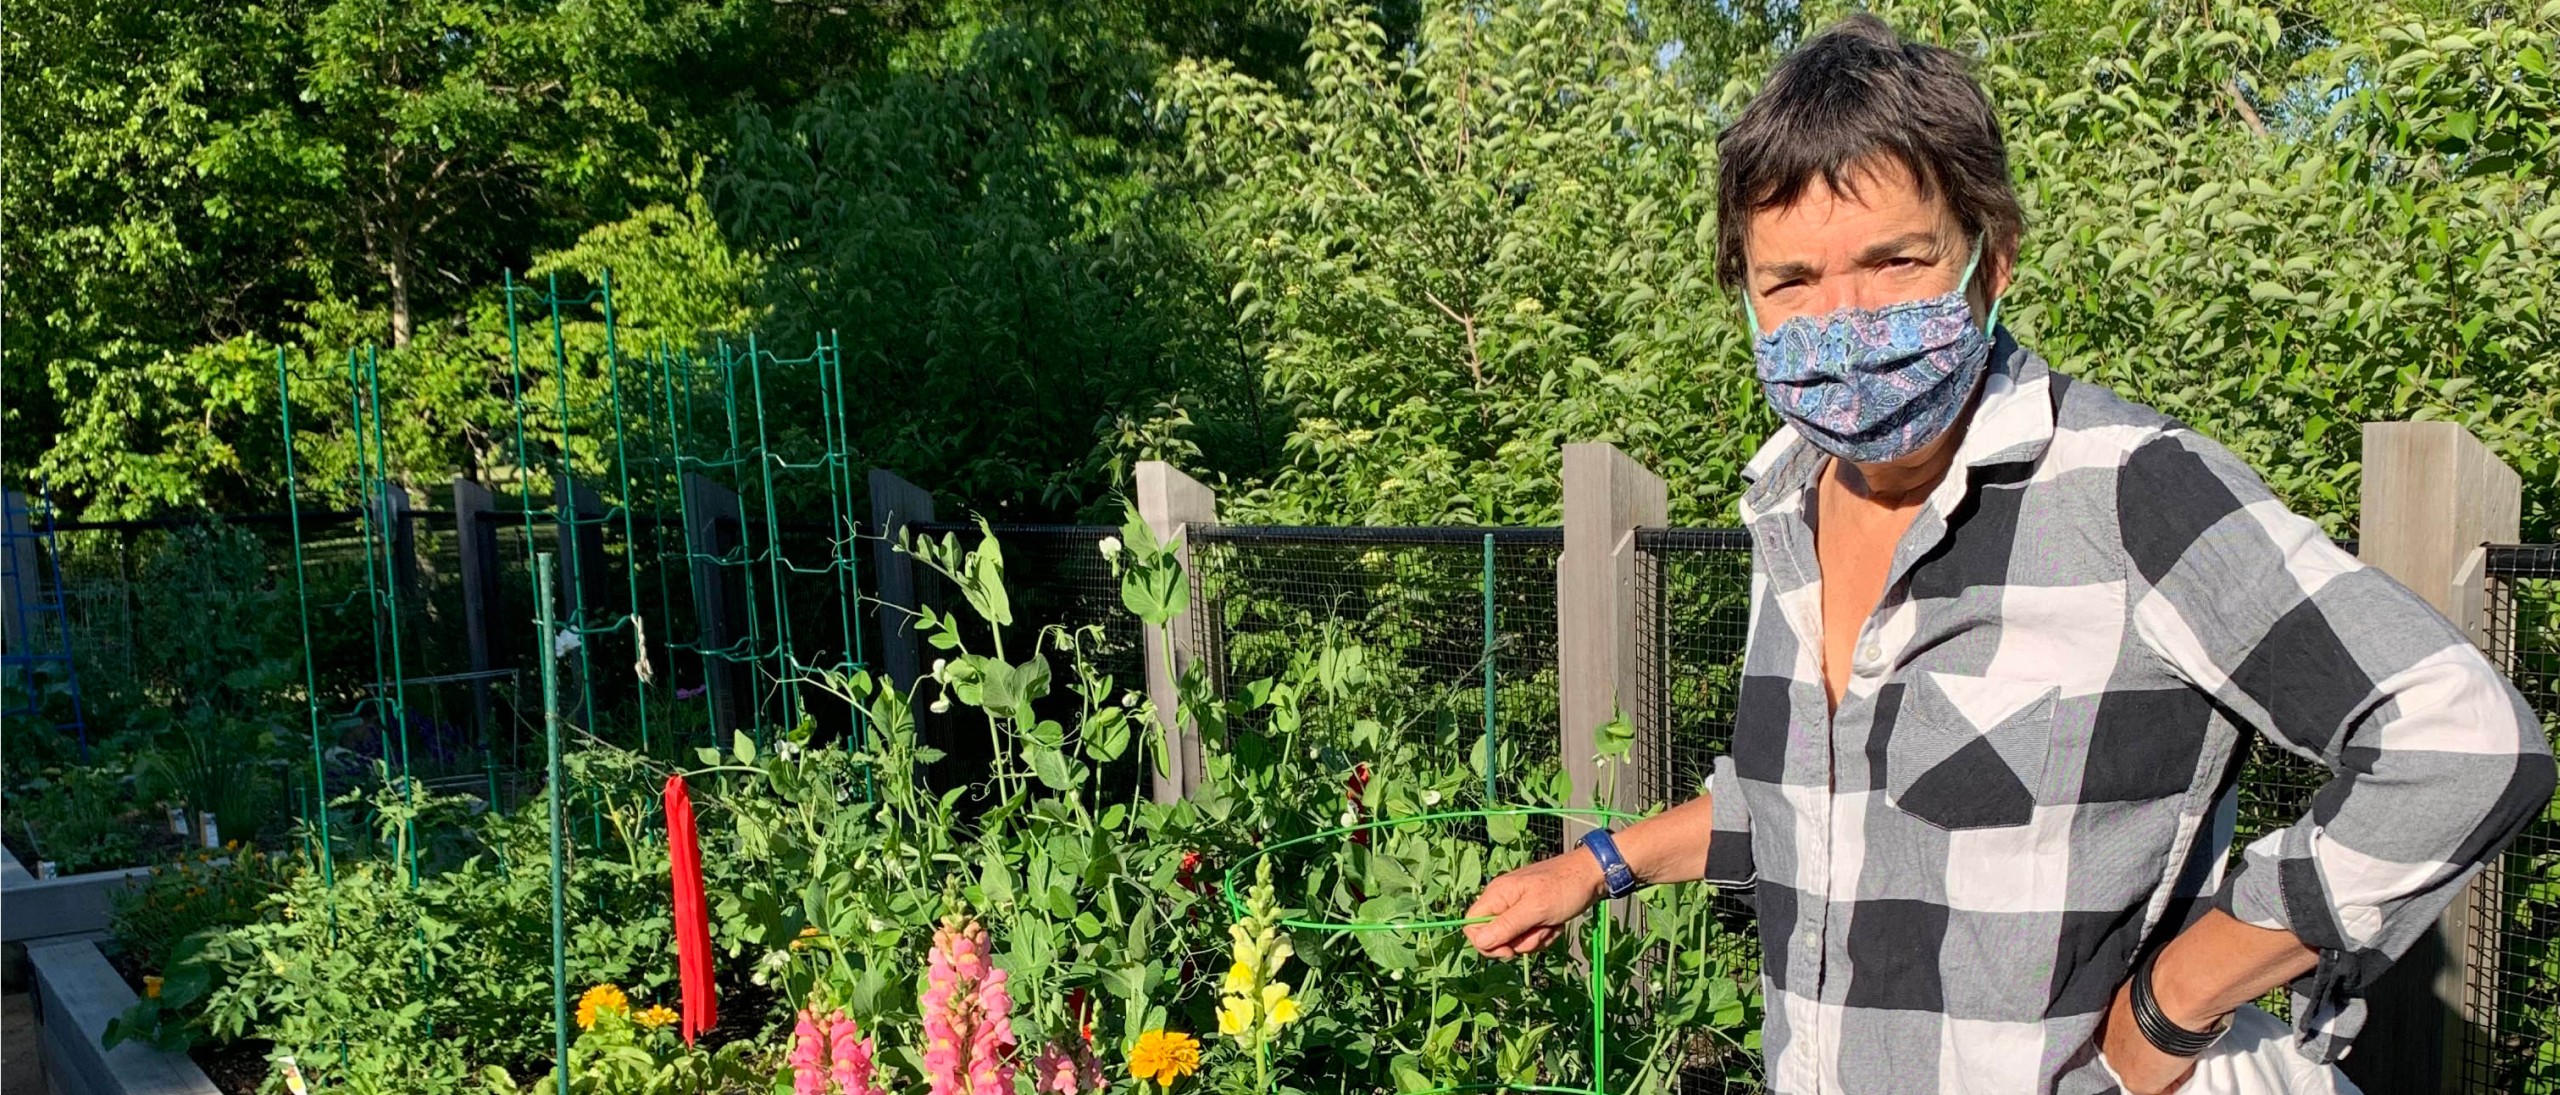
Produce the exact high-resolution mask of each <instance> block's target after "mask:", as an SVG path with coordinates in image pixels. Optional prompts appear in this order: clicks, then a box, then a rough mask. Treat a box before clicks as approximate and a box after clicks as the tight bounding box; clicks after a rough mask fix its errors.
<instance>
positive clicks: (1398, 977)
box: [1387, 970, 1404, 981]
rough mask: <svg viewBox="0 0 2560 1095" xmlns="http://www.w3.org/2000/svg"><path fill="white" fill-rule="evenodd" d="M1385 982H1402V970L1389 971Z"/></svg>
mask: <svg viewBox="0 0 2560 1095" xmlns="http://www.w3.org/2000/svg"><path fill="white" fill-rule="evenodd" d="M1387 980H1390V981H1402V980H1404V971H1403V970H1389V971H1388V972H1387Z"/></svg>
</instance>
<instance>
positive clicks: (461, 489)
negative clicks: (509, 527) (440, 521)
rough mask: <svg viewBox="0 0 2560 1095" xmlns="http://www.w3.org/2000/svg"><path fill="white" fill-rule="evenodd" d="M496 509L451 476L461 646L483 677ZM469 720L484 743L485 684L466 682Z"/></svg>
mask: <svg viewBox="0 0 2560 1095" xmlns="http://www.w3.org/2000/svg"><path fill="white" fill-rule="evenodd" d="M497 508H498V497H497V495H495V494H492V493H490V492H489V488H487V487H484V486H481V485H480V484H478V483H474V482H472V481H471V480H470V479H468V478H465V477H463V476H459V475H457V476H454V477H453V543H454V552H455V554H457V555H459V556H460V557H461V558H460V559H459V560H458V561H459V562H460V564H461V566H460V570H461V573H462V642H463V646H464V647H465V648H467V649H468V651H469V653H470V657H471V671H472V672H473V673H475V674H476V673H486V672H488V671H489V670H490V669H491V668H493V667H495V666H496V665H497V663H498V659H497V656H496V652H495V651H494V650H493V649H492V643H491V635H492V629H491V627H490V624H491V623H492V622H494V618H495V617H496V616H497V613H498V599H497V597H498V528H497V522H496V521H494V520H492V515H493V514H495V513H496V512H497ZM471 717H472V719H473V727H472V728H473V729H474V730H476V731H478V732H479V734H480V735H481V737H480V740H482V741H487V740H489V736H488V735H489V728H490V726H491V725H492V721H491V717H490V710H489V682H488V681H487V680H474V681H472V682H471Z"/></svg>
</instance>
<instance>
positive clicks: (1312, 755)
mask: <svg viewBox="0 0 2560 1095" xmlns="http://www.w3.org/2000/svg"><path fill="white" fill-rule="evenodd" d="M1319 755H1321V754H1320V753H1319V752H1318V750H1317V749H1316V747H1315V746H1312V745H1310V746H1308V747H1307V759H1308V760H1314V759H1316V757H1317V756H1319Z"/></svg>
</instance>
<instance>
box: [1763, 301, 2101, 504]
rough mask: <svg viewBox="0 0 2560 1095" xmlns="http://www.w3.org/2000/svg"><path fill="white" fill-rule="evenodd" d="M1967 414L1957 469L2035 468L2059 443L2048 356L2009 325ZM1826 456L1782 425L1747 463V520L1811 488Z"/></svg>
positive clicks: (1994, 348)
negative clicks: (2012, 334)
mask: <svg viewBox="0 0 2560 1095" xmlns="http://www.w3.org/2000/svg"><path fill="white" fill-rule="evenodd" d="M1966 416H1967V417H1966V419H1965V434H1964V440H1962V441H1960V442H1957V443H1956V460H1955V466H1956V467H1961V468H1981V467H1991V466H1993V465H1998V464H2014V463H2032V462H2034V461H2035V460H2036V459H2037V458H2038V457H2041V456H2043V455H2044V450H2045V446H2046V445H2047V444H2048V443H2050V442H2051V441H2052V440H2053V391H2052V373H2051V372H2050V371H2049V370H2048V369H2047V368H2046V367H2045V363H2044V359H2043V358H2040V357H2037V356H2036V355H2035V352H2034V351H2032V350H2029V349H2027V348H2026V347H2024V346H2020V345H2018V342H2017V340H2016V339H2015V338H2012V337H2010V334H2009V329H2008V328H2007V327H2002V328H2000V329H1999V332H1998V334H1997V335H1996V336H1995V337H1994V339H1993V341H1992V344H1991V361H1990V366H1989V368H1987V369H1986V370H1985V371H1984V375H1983V378H1982V394H1981V396H1980V398H1978V399H1976V400H1975V401H1974V405H1973V409H1972V410H1970V411H1967V412H1966ZM1824 458H1825V454H1824V453H1823V451H1822V450H1821V449H1818V448H1815V447H1814V446H1813V444H1812V443H1811V442H1809V441H1806V440H1805V439H1804V435H1803V434H1800V433H1798V432H1796V428H1795V427H1794V426H1792V425H1787V424H1785V423H1780V425H1779V426H1778V432H1776V433H1773V434H1771V435H1769V440H1767V441H1765V442H1762V443H1761V445H1760V451H1759V452H1757V453H1754V454H1753V455H1752V457H1751V461H1750V462H1749V463H1747V464H1745V465H1743V468H1742V478H1743V481H1744V482H1745V483H1748V484H1750V485H1749V486H1748V487H1747V488H1745V489H1744V490H1743V492H1742V516H1743V520H1745V521H1746V522H1747V521H1749V520H1750V519H1751V518H1752V516H1753V515H1754V514H1758V513H1765V512H1767V511H1768V510H1769V508H1770V505H1771V503H1772V502H1773V501H1775V500H1776V499H1779V498H1783V497H1786V496H1788V495H1791V494H1793V493H1795V492H1797V491H1801V490H1803V489H1804V488H1805V487H1807V486H1809V485H1811V484H1812V482H1813V476H1814V473H1815V472H1817V471H1819V470H1820V469H1821V467H1822V461H1823V459H1824Z"/></svg>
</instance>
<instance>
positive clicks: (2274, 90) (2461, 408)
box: [1958, 3, 2560, 538]
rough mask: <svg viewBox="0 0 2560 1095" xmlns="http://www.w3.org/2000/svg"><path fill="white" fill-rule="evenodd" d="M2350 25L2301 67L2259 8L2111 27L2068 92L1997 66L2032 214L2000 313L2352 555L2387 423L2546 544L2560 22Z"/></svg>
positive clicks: (2559, 465) (2303, 56)
mask: <svg viewBox="0 0 2560 1095" xmlns="http://www.w3.org/2000/svg"><path fill="white" fill-rule="evenodd" d="M2368 18H2369V19H2370V20H2371V21H2370V22H2369V23H2368V24H2366V25H2365V26H2362V27H2349V26H2337V27H2330V28H2326V29H2327V30H2328V32H2329V33H2330V34H2336V35H2339V38H2338V40H2336V41H2335V42H2334V43H2333V44H2330V45H2327V46H2326V47H2325V48H2320V49H2315V50H2310V51H2307V52H2306V51H2299V50H2296V49H2294V48H2292V46H2293V43H2294V42H2296V41H2298V40H2299V39H2300V38H2302V37H2303V36H2305V35H2311V36H2314V37H2315V38H2316V37H2321V36H2323V35H2321V34H2320V32H2321V31H2322V30H2323V29H2324V28H2321V27H2319V26H2317V25H2316V24H2306V23H2305V22H2303V21H2302V20H2300V19H2298V18H2294V17H2289V16H2284V15H2280V14H2279V13H2277V12H2275V11H2273V10H2266V9H2258V8H2253V7H2247V6H2241V5H2226V4H2217V5H2214V6H2211V7H2209V8H2208V9H2206V10H2205V11H2204V12H2203V13H2202V14H2200V15H2189V16H2184V17H2178V16H2171V15H2166V14H2160V15H2155V14H2151V13H2150V11H2149V9H2147V8H2133V7H2128V8H2123V9H2120V11H2119V14H2117V15H2115V16H2114V17H2112V18H2111V19H2110V20H2109V22H2108V23H2107V24H2106V25H2105V26H2104V27H2103V28H2102V30H2101V33H2100V35H2099V36H2098V37H2097V38H2096V39H2095V40H2094V41H2093V45H2094V46H2095V49H2094V54H2093V56H2092V57H2090V58H2089V59H2088V60H2087V61H2086V62H2085V64H2084V66H2083V68H2082V70H2081V72H2080V73H2078V74H2076V75H2077V79H2073V80H2046V79H2040V78H2031V77H2026V76H2023V75H2021V74H2018V73H2016V72H2014V71H2009V70H2004V69H2003V68H2001V67H2000V66H1999V65H1998V64H1997V61H1998V57H1999V55H1998V54H1997V53H1996V52H1995V53H1994V54H1993V58H1994V64H1993V65H1992V66H1991V67H1990V68H1989V72H1990V74H1991V76H1992V80H1991V84H1992V92H1993V94H1994V96H1995V97H1996V98H1997V99H1998V100H1999V102H2000V107H2001V110H2002V113H2003V116H2004V117H2005V119H2006V120H2007V121H2008V123H2009V125H2010V127H2011V133H2012V138H2011V140H2012V143H2011V148H2012V149H2013V150H2015V152H2014V154H2015V155H2016V158H2017V160H2018V168H2017V170H2018V174H2019V176H2020V178H2021V179H2022V180H2023V181H2024V183H2025V190H2026V193H2025V196H2026V198H2027V200H2028V202H2029V214H2028V217H2029V224H2030V230H2029V238H2028V242H2027V253H2026V255H2025V256H2024V262H2023V264H2022V269H2021V279H2020V284H2019V286H2018V288H2017V289H2015V290H2013V291H2012V294H2011V298H2012V300H2013V301H2015V302H2016V304H2017V305H2018V307H2017V308H2016V310H2015V311H2014V312H2013V313H2012V314H2013V315H2015V316H2017V317H2018V321H2019V325H2020V326H2021V327H2022V328H2023V329H2024V330H2025V331H2026V332H2028V336H2029V338H2030V339H2031V341H2032V342H2033V343H2034V344H2036V345H2038V346H2040V347H2041V348H2042V349H2043V350H2044V351H2045V352H2046V353H2047V354H2048V355H2049V356H2050V357H2052V358H2053V360H2054V363H2055V364H2056V366H2057V367H2059V368H2061V369H2063V370H2065V371H2068V372H2073V373H2076V374H2078V375H2081V376H2084V377H2087V378H2089V379H2092V380H2096V381H2099V382H2101V383H2105V384H2108V385H2110V386H2112V387H2114V388H2116V389H2117V390H2118V391H2121V392H2123V393H2124V394H2126V395H2127V396H2129V397H2131V398H2134V399H2138V400H2142V401H2145V402H2148V403H2151V404H2152V405H2154V406H2157V407H2159V408H2160V409H2162V410H2164V411H2167V412H2169V413H2170V414H2173V415H2176V416H2178V417H2180V418H2183V419H2185V420H2187V421H2188V422H2190V423H2192V424H2194V425H2195V426H2197V427H2198V428H2199V429H2201V430H2203V431H2204V432H2206V433H2208V434H2210V435H2212V436H2214V437H2215V438H2217V439H2219V440H2221V441H2223V442H2225V443H2226V444H2229V445H2230V446H2231V447H2232V448H2233V449H2234V450H2235V451H2237V452H2239V453H2240V454H2241V455H2242V456H2243V457H2244V458H2246V459H2247V460H2248V461H2249V462H2250V463H2251V464H2252V465H2253V466H2254V467H2256V468H2258V469H2259V470H2260V471H2261V472H2262V473H2263V474H2264V475H2265V476H2266V478H2267V480H2268V482H2269V485H2270V486H2272V487H2273V488H2274V489H2275V490H2276V491H2277V492H2278V494H2280V495H2282V496H2283V497H2284V498H2285V499H2286V501H2287V502H2288V503H2290V504H2291V505H2293V506H2294V507H2296V508H2297V509H2299V510H2301V511H2302V512H2304V513H2306V514H2310V515H2313V516H2316V517H2318V518H2319V519H2320V520H2321V521H2322V523H2323V524H2324V525H2325V526H2327V527H2328V529H2329V531H2330V532H2331V533H2332V534H2338V535H2351V534H2352V533H2353V531H2354V517H2355V510H2356V471H2357V466H2358V465H2357V460H2358V457H2359V453H2358V440H2359V433H2360V431H2359V429H2358V425H2359V424H2360V423H2363V422H2368V421H2381V420H2397V419H2407V418H2417V419H2449V420H2452V421H2456V422H2460V423H2461V424H2463V425H2464V426H2465V427H2466V428H2468V429H2470V430H2471V431H2472V432H2474V433H2476V434H2478V435H2479V436H2480V437H2481V439H2482V440H2484V441H2486V442H2487V443H2488V444H2489V446H2490V448H2491V449H2492V450H2494V451H2496V452H2497V453H2498V454H2499V455H2500V456H2501V457H2503V458H2504V459H2505V460H2506V461H2507V462H2508V464H2509V465H2510V466H2512V467H2514V468H2515V470H2516V471H2517V472H2518V473H2519V474H2520V475H2521V476H2522V477H2523V479H2524V481H2525V483H2526V484H2527V487H2526V508H2527V513H2526V519H2525V524H2526V526H2527V528H2528V529H2531V530H2544V531H2545V532H2547V530H2549V529H2550V528H2552V527H2553V522H2554V520H2555V518H2560V509H2556V508H2555V507H2560V496H2555V495H2554V494H2553V490H2552V486H2551V485H2552V484H2553V483H2554V482H2560V435H2555V434H2554V433H2553V431H2552V430H2551V427H2550V423H2551V421H2552V419H2553V417H2554V415H2555V414H2560V297H2555V295H2554V293H2553V289H2552V286H2553V281H2554V278H2553V271H2554V270H2555V269H2560V205H2555V204H2554V203H2553V200H2552V199H2553V196H2554V189H2553V188H2554V184H2555V182H2560V175H2555V170H2556V169H2555V167H2554V165H2555V164H2560V83H2555V77H2554V74H2553V66H2554V65H2555V64H2560V57H2555V56H2554V49H2553V42H2554V41H2560V5H2553V4H2547V3H2546V4H2544V5H2543V6H2542V7H2541V10H2540V11H2539V12H2538V13H2534V14H2525V15H2520V16H2518V17H2516V18H2513V19H2497V20H2492V21H2490V22H2489V23H2488V24H2487V25H2485V26H2482V27H2470V26H2454V25H2447V24H2446V23H2445V22H2444V21H2431V20H2429V19H2426V18H2422V17H2421V16H2419V15H2417V14H2415V13H2411V12H2391V11H2384V12H2379V13H2374V14H2372V15H2370V16H2369V17H2368ZM2350 34H2352V36H2349V35H2350ZM1964 37H1965V33H1964V32H1962V31H1959V32H1958V38H1959V40H1963V39H1964ZM2253 100H2254V101H2255V102H2256V103H2257V105H2256V106H2254V107H2253V106H2250V105H2249V103H2250V101H2253ZM2546 538H2547V537H2546Z"/></svg>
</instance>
